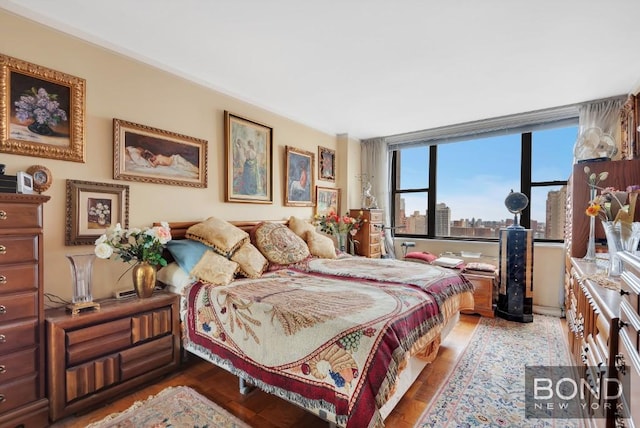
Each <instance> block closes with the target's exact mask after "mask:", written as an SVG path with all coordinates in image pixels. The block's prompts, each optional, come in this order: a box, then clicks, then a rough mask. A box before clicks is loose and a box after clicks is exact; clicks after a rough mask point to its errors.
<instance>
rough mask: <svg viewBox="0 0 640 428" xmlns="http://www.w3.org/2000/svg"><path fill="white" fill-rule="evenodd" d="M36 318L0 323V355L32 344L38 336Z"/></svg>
mask: <svg viewBox="0 0 640 428" xmlns="http://www.w3.org/2000/svg"><path fill="white" fill-rule="evenodd" d="M37 325H38V320H37V318H35V317H34V318H33V319H28V320H25V321H20V322H14V323H7V324H0V355H5V354H8V353H9V352H13V351H16V350H18V349H20V348H26V347H27V346H33V345H35V344H36V340H37V338H38V335H37V329H36V327H37Z"/></svg>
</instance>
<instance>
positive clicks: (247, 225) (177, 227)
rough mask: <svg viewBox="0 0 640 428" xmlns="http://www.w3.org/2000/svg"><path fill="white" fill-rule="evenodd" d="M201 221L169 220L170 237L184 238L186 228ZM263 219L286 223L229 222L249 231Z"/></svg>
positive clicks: (157, 224)
mask: <svg viewBox="0 0 640 428" xmlns="http://www.w3.org/2000/svg"><path fill="white" fill-rule="evenodd" d="M202 221H204V220H194V221H174V222H169V227H170V228H171V239H184V235H185V234H186V233H187V229H189V228H190V227H191V226H193V225H194V224H198V223H200V222H202ZM263 221H268V222H271V223H282V224H287V220H250V221H248V220H244V221H230V222H229V223H231V224H233V225H234V226H236V227H239V228H240V229H242V230H244V231H245V232H247V233H249V232H251V230H252V229H253V228H254V227H255V226H256V225H258V224H260V223H262V222H263ZM153 225H154V226H160V222H159V221H158V222H154V223H153Z"/></svg>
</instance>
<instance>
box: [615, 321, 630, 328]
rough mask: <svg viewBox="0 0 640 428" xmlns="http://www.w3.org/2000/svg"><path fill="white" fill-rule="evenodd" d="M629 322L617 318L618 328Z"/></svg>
mask: <svg viewBox="0 0 640 428" xmlns="http://www.w3.org/2000/svg"><path fill="white" fill-rule="evenodd" d="M628 325H629V323H628V322H625V321H622V320H618V328H625V327H626V326H628Z"/></svg>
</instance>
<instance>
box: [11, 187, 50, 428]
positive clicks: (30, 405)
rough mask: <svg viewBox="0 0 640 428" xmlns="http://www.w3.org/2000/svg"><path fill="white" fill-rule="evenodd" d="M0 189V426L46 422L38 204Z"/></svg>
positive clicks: (39, 200) (37, 197) (37, 425)
mask: <svg viewBox="0 0 640 428" xmlns="http://www.w3.org/2000/svg"><path fill="white" fill-rule="evenodd" d="M48 200H49V197H48V196H40V195H22V194H13V193H0V427H25V428H28V427H34V428H41V427H44V426H47V424H48V423H47V419H48V411H49V407H48V406H49V402H48V400H47V399H46V394H45V371H44V364H45V340H44V305H43V278H44V275H43V266H44V262H43V254H44V253H43V243H42V239H43V238H42V228H43V204H44V203H45V202H46V201H48Z"/></svg>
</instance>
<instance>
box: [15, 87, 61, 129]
mask: <svg viewBox="0 0 640 428" xmlns="http://www.w3.org/2000/svg"><path fill="white" fill-rule="evenodd" d="M57 98H58V95H57V94H50V93H48V92H47V90H46V89H44V88H40V89H37V90H36V88H31V89H30V90H29V91H27V92H25V93H24V94H23V95H22V96H20V99H19V100H18V101H16V102H15V103H14V104H15V106H16V118H17V119H18V120H19V121H20V122H26V121H27V120H28V119H33V120H34V121H35V122H36V123H38V124H40V125H47V126H54V125H57V124H58V123H60V122H61V121H63V120H67V113H66V112H65V111H64V110H62V109H61V108H60V103H59V102H58V101H57Z"/></svg>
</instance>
